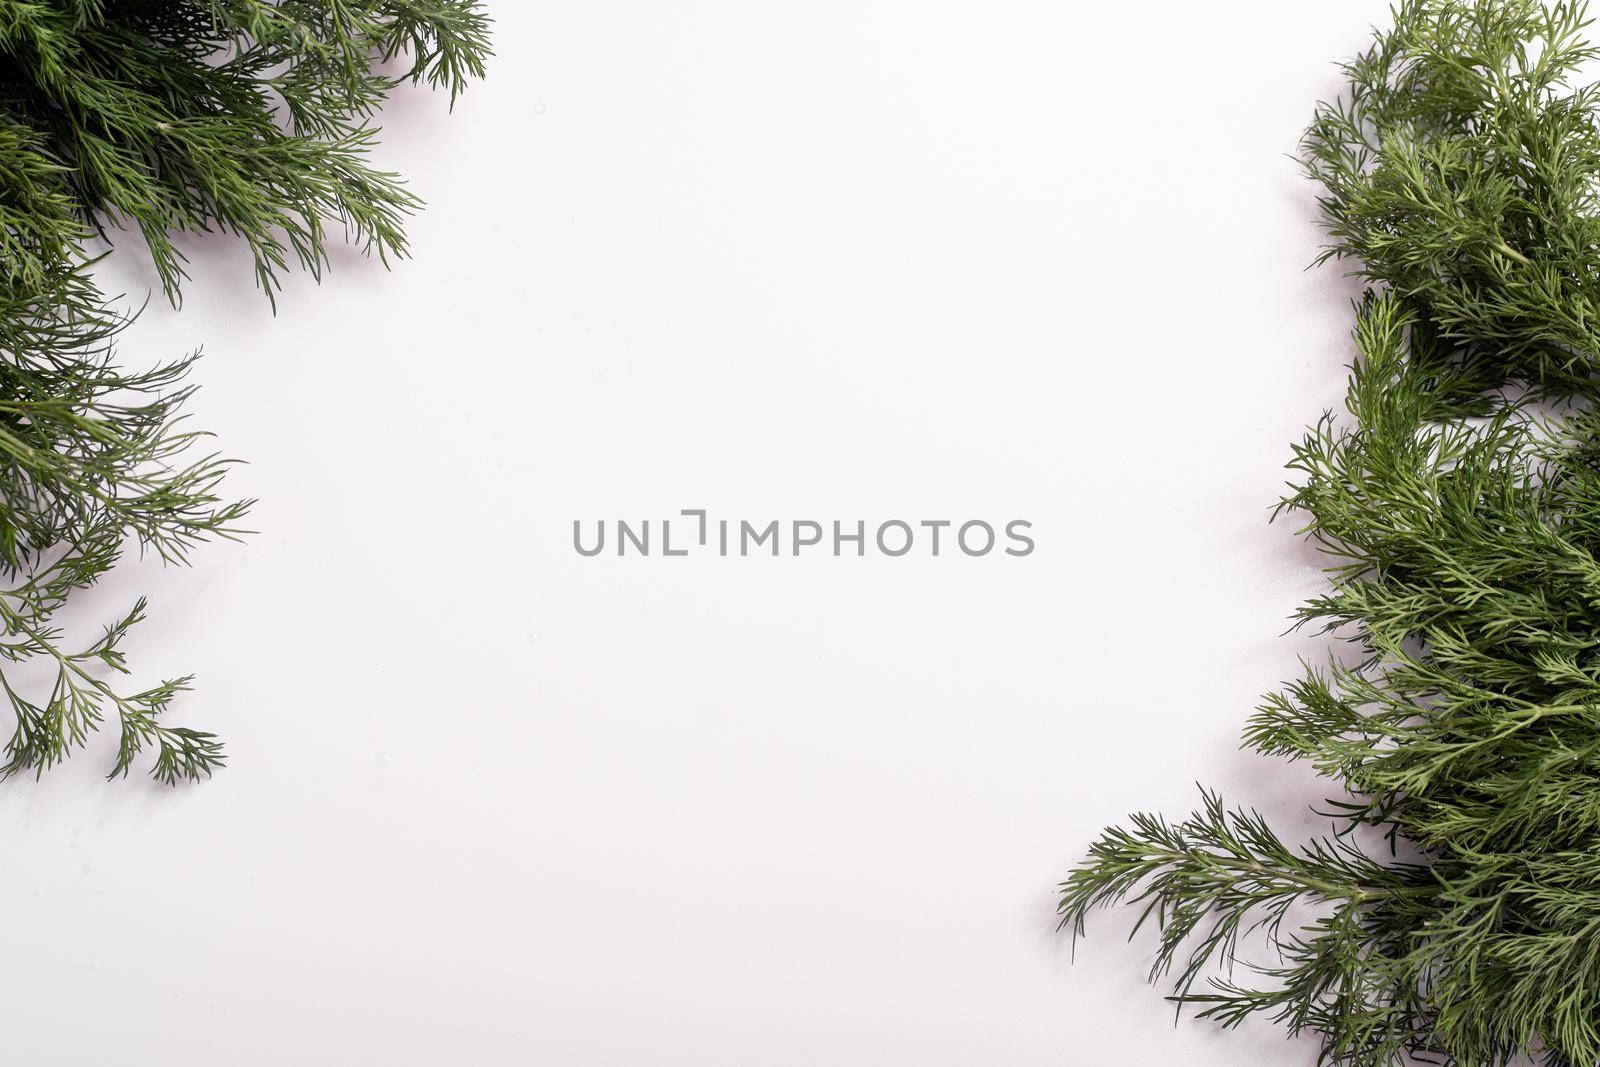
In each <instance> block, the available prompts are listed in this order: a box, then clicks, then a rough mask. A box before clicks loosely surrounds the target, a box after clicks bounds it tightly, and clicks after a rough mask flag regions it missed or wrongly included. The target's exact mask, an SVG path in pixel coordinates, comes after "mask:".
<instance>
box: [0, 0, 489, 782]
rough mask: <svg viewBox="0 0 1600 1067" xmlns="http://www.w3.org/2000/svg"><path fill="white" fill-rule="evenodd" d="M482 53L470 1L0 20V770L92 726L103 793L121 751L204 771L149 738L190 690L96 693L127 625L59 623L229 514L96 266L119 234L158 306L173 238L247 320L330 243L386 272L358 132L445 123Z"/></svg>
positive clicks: (203, 1) (392, 239) (173, 259)
mask: <svg viewBox="0 0 1600 1067" xmlns="http://www.w3.org/2000/svg"><path fill="white" fill-rule="evenodd" d="M488 53H489V44H488V20H487V17H486V15H485V14H484V13H483V12H482V11H481V9H480V5H479V4H478V3H477V2H476V0H210V2H207V0H0V692H3V693H4V694H5V697H6V700H7V702H8V703H9V705H10V708H11V710H12V711H13V713H14V715H15V729H14V731H13V733H12V735H11V737H10V739H9V741H8V742H7V743H6V745H5V750H4V761H3V763H0V772H3V773H7V774H9V773H16V772H19V771H25V770H27V771H33V772H35V773H38V772H42V771H43V770H44V769H45V768H47V767H50V766H51V765H53V764H55V763H57V762H58V761H60V760H61V759H63V758H65V757H66V756H67V755H68V754H69V753H70V752H71V751H72V750H73V749H74V748H75V747H78V746H81V745H82V744H83V743H84V741H85V740H86V739H87V737H88V736H89V734H90V733H91V732H93V731H94V730H96V729H97V728H99V727H100V726H102V725H103V724H104V723H105V721H106V720H108V719H109V720H111V721H112V722H113V723H114V724H115V726H116V728H117V730H118V732H119V737H120V743H119V747H118V757H117V761H116V764H115V766H114V768H113V771H112V774H113V775H117V774H125V773H127V771H128V770H129V768H130V766H131V765H132V764H133V762H134V760H135V759H136V758H137V757H138V756H139V755H140V753H141V752H152V753H153V754H154V760H153V766H152V773H153V774H154V776H155V777H156V778H157V779H159V780H161V781H164V782H168V783H174V782H177V781H179V780H183V779H195V778H199V777H202V776H205V775H209V774H210V773H211V772H212V770H213V769H215V768H216V767H218V766H219V765H221V763H222V762H223V758H224V757H223V754H222V750H221V746H220V744H219V742H218V741H217V739H216V738H215V737H214V736H212V735H211V734H208V733H204V732H201V731H197V730H192V729H188V728H185V727H177V726H169V725H167V724H166V723H165V722H164V721H163V718H162V713H163V712H164V711H165V709H166V707H167V705H168V704H169V702H170V701H171V700H172V698H173V697H174V696H175V695H176V694H177V693H179V692H180V691H182V690H184V689H186V688H187V686H188V679H186V678H180V679H175V680H172V681H167V682H163V683H162V684H160V685H158V686H156V687H155V688H153V689H148V690H145V691H142V692H136V693H126V692H123V691H122V690H121V689H119V688H117V687H116V686H115V685H113V684H112V683H113V681H114V680H115V678H116V677H117V676H118V675H120V674H125V673H127V670H128V668H127V666H126V664H125V662H124V660H123V655H122V652H121V651H120V646H121V643H122V640H123V638H124V636H125V635H126V633H127V632H128V630H129V628H130V627H132V626H133V625H135V624H136V623H137V622H139V620H140V619H141V618H143V616H144V609H145V605H144V603H143V601H140V602H139V603H138V604H137V605H135V606H134V608H133V609H132V610H131V611H130V612H129V613H128V614H127V615H125V616H123V617H122V618H120V619H117V620H116V621H115V622H113V623H112V624H111V625H109V626H107V627H106V628H105V632H104V633H103V634H102V635H101V636H100V637H99V638H97V639H95V640H93V641H91V642H89V643H87V644H69V643H68V641H67V638H66V636H65V634H64V633H63V628H62V627H61V626H60V625H59V622H58V612H59V610H60V608H61V607H62V605H63V604H64V603H65V602H66V600H67V598H68V596H69V595H70V594H71V593H72V592H73V591H74V590H77V589H81V588H84V587H86V586H88V585H90V584H92V583H94V582H95V581H96V579H98V578H99V577H100V576H101V575H103V574H104V573H105V572H106V571H107V570H108V569H109V568H111V567H112V566H113V565H114V564H115V563H116V562H117V559H118V557H119V555H120V554H121V553H122V551H124V549H125V548H126V547H127V546H129V545H134V546H137V548H138V549H139V550H140V551H153V552H155V553H157V554H159V555H160V557H161V558H163V559H165V560H168V561H172V562H182V561H183V560H184V559H185V558H186V556H187V553H188V551H189V550H190V548H192V547H193V546H194V545H195V544H196V543H198V542H200V541H203V540H206V539H207V538H211V537H218V536H221V537H232V536H236V535H237V534H238V533H239V532H240V529H239V522H240V520H241V519H242V518H243V516H244V514H245V512H246V510H247V508H248V506H249V505H248V502H247V501H230V500H228V499H227V498H226V497H224V496H223V495H222V488H221V484H220V483H221V480H222V477H223V474H224V472H225V471H226V468H227V466H228V463H227V461H226V460H224V459H223V458H221V457H220V456H218V455H216V454H213V453H211V452H209V451H208V450H207V448H206V445H205V443H204V442H205V440H206V438H207V435H205V434H202V433H200V432H198V431H195V430H191V429H189V428H188V426H187V424H186V423H185V422H184V421H183V415H182V410H183V407H184V404H185V401H186V400H187V399H188V397H189V395H190V393H191V392H192V389H193V386H192V385H189V384H188V383H187V379H188V374H189V371H190V369H191V367H192V365H193V360H194V357H193V356H190V357H185V358H182V359H178V360H176V361H173V362H170V363H167V364H163V365H160V366H157V367H154V368H152V369H148V370H128V369H126V368H124V367H122V366H121V365H119V364H118V362H117V361H116V358H115V345H116V342H117V340H118V338H119V336H120V335H121V333H122V332H123V330H124V329H125V328H126V327H127V325H128V318H127V317H126V316H124V315H122V314H120V313H119V312H118V311H117V309H116V305H115V301H114V300H112V299H110V298H108V297H107V295H106V294H104V293H102V292H101V291H100V290H99V289H98V288H97V287H96V285H95V283H94V280H93V277H92V269H93V265H94V263H95V258H96V254H97V252H98V250H99V249H100V248H101V247H102V246H104V245H106V244H108V243H114V241H115V238H116V235H117V233H118V232H120V231H121V230H123V229H125V228H127V227H133V228H136V229H137V231H138V232H139V234H140V235H141V237H142V239H143V243H144V245H145V246H146V247H147V248H148V250H149V254H150V256H151V257H152V260H153V262H154V264H155V267H156V270H157V272H158V273H159V276H160V278H161V282H162V285H163V287H164V289H165V291H166V295H167V297H168V298H169V299H171V300H173V301H174V302H176V301H177V300H178V298H179V293H180V287H181V285H182V282H183V280H184V278H185V273H184V267H185V261H184V256H183V254H182V252H181V251H180V249H179V247H178V245H177V244H176V243H174V238H175V237H176V236H177V235H179V234H183V233H191V234H202V233H211V232H218V233H225V234H229V235H232V236H234V237H236V238H237V239H239V240H241V241H242V242H244V244H245V245H246V246H247V247H248V248H249V250H250V252H251V254H252V256H253V259H254V263H255V272H256V276H257V279H258V282H259V284H260V286H261V287H262V288H263V289H264V290H265V291H266V293H267V294H268V296H269V297H272V296H273V295H274V294H275V292H276V290H277V288H278V286H279V285H280V283H281V277H282V275H283V273H284V272H285V271H286V270H287V269H289V268H290V267H293V266H299V267H301V268H303V269H305V270H307V271H309V272H310V273H311V274H312V275H313V276H318V275H320V273H321V271H322V269H323V268H324V267H325V265H326V263H327V254H328V252H327V250H328V246H329V241H330V228H335V227H338V228H342V230H343V233H344V236H346V237H348V238H349V239H351V240H353V241H355V242H356V243H358V244H359V245H361V246H362V247H363V248H365V249H367V250H369V251H371V252H374V253H376V254H377V255H379V256H380V257H388V256H390V255H403V254H404V252H405V240H404V236H403V233H402V230H401V224H402V222H403V219H404V217H405V216H406V215H407V214H408V213H410V212H412V211H414V210H415V209H416V208H417V207H418V206H419V203H418V201H417V200H416V198H415V197H414V196H412V195H411V194H410V193H409V192H407V191H406V190H405V188H404V186H403V185H402V183H401V182H400V180H399V179H398V178H397V177H396V176H395V175H393V174H389V173H385V172H383V171H380V170H377V169H375V168H374V167H373V166H372V165H371V163H370V162H369V160H368V155H369V150H370V149H371V147H372V145H373V143H374V137H375V134H376V129H375V127H374V126H373V125H372V118H373V116H374V114H375V112H376V110H377V109H378V107H379V106H380V105H381V104H382V102H383V101H384V99H385V98H386V96H387V95H388V93H389V92H390V90H391V89H393V88H394V87H395V86H397V85H398V84H400V83H403V82H406V81H412V82H425V83H427V84H429V85H432V86H435V87H439V88H442V89H445V90H447V91H448V92H449V93H450V94H451V97H452V99H453V98H454V96H455V94H456V93H458V92H460V91H461V90H462V89H463V88H464V87H465V85H466V83H467V82H468V81H469V80H470V79H472V78H476V77H480V76H481V75H482V74H483V70H484V62H485V60H486V58H487V56H488ZM41 668H42V669H41ZM41 678H42V679H43V680H42V681H40V680H39V679H41Z"/></svg>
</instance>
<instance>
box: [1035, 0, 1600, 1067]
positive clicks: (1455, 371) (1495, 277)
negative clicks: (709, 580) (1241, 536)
mask: <svg viewBox="0 0 1600 1067" xmlns="http://www.w3.org/2000/svg"><path fill="white" fill-rule="evenodd" d="M1587 26H1588V19H1587V16H1586V13H1585V10H1584V7H1583V6H1582V5H1581V4H1576V3H1557V4H1551V5H1545V4H1540V3H1536V2H1533V0H1408V2H1406V3H1403V4H1402V5H1401V6H1399V7H1398V8H1397V9H1396V10H1395V12H1394V24H1393V26H1392V27H1391V28H1389V29H1387V30H1384V31H1381V32H1379V33H1378V34H1377V35H1376V36H1375V39H1374V43H1373V45H1372V47H1371V48H1370V49H1369V50H1368V51H1367V52H1365V53H1363V54H1362V55H1361V56H1359V57H1357V58H1356V59H1354V60H1352V61H1351V62H1349V63H1348V64H1346V65H1345V67H1344V70H1345V73H1346V75H1347V76H1348V78H1349V83H1350V85H1349V90H1348V92H1347V93H1346V94H1345V96H1344V98H1343V99H1342V100H1339V101H1337V102H1335V103H1332V104H1328V105H1324V106H1322V107H1321V108H1319V110H1318V112H1317V115H1316V118H1315V120H1314V122H1313V123H1312V125H1311V127H1310V129H1309V130H1308V132H1307V135H1306V139H1305V142H1304V146H1303V148H1304V160H1305V164H1306V168H1307V171H1308V173H1309V174H1310V175H1311V176H1312V177H1313V178H1314V179H1315V180H1316V181H1317V182H1319V183H1320V184H1321V186H1322V188H1323V196H1322V208H1323V211H1324V215H1325V218H1326V220H1327V226H1328V230H1329V233H1330V234H1331V235H1332V238H1333V241H1332V244H1331V246H1330V247H1329V249H1328V251H1327V256H1328V257H1330V258H1337V259H1341V260H1345V261H1348V262H1349V263H1350V265H1351V266H1352V269H1353V270H1355V271H1356V272H1357V273H1359V274H1360V275H1361V276H1362V277H1364V278H1365V279H1366V280H1367V281H1368V282H1369V284H1370V286H1371V289H1370V291H1369V293H1368V294H1367V296H1366V298H1365V299H1364V300H1363V301H1362V303H1361V305H1360V307H1359V309H1358V314H1357V323H1356V328H1355V350H1356V359H1355V361H1354V363H1353V365H1352V368H1351V373H1350V381H1349V387H1348V393H1347V396H1346V399H1345V405H1344V406H1345V409H1346V415H1345V416H1344V417H1338V418H1336V417H1334V416H1333V415H1331V414H1330V415H1327V416H1325V417H1324V418H1322V419H1321V420H1319V421H1318V422H1317V423H1316V424H1315V425H1314V426H1313V427H1312V428H1311V429H1310V430H1308V432H1307V433H1306V435H1305V437H1304V439H1303V440H1302V441H1301V442H1300V443H1299V444H1298V445H1297V446H1296V447H1295V449H1294V453H1293V458H1292V459H1291V461H1290V464H1289V467H1290V469H1291V470H1292V471H1293V472H1294V475H1295V480H1294V482H1293V483H1292V485H1291V489H1290V492H1289V494H1288V496H1287V497H1286V499H1285V500H1284V501H1283V504H1282V509H1283V510H1284V511H1285V512H1287V513H1291V514H1294V515H1296V516H1298V517H1299V518H1300V519H1301V520H1303V523H1304V528H1303V530H1304V533H1305V534H1306V535H1307V536H1308V537H1310V538H1311V539H1313V540H1314V541H1315V542H1316V543H1318V544H1319V545H1320V546H1321V547H1322V548H1323V549H1324V550H1325V551H1326V552H1327V553H1328V554H1329V555H1330V557H1331V560H1330V567H1329V588H1328V589H1327V591H1326V592H1324V593H1323V594H1322V595H1320V596H1318V597H1316V598H1314V599H1313V600H1312V601H1310V602H1309V603H1308V604H1306V605H1305V606H1304V607H1303V608H1302V610H1301V611H1300V613H1299V622H1300V623H1301V624H1303V625H1310V626H1314V627H1318V628H1321V629H1323V630H1325V631H1327V632H1328V633H1330V634H1331V635H1334V636H1335V637H1336V638H1337V639H1338V640H1339V642H1340V643H1339V647H1338V649H1337V650H1336V651H1337V652H1338V655H1337V656H1336V657H1334V658H1333V659H1331V661H1330V662H1329V663H1328V664H1327V665H1325V666H1313V667H1309V668H1308V669H1307V670H1306V671H1305V673H1304V674H1303V676H1302V677H1300V678H1299V679H1298V680H1296V681H1295V682H1293V683H1291V684H1290V685H1288V686H1286V687H1285V688H1284V689H1283V690H1282V691H1281V692H1279V693H1275V694H1272V695H1270V696H1268V697H1267V698H1266V700H1265V702H1264V703H1263V705H1262V706H1261V708H1260V709H1259V710H1258V711H1257V712H1256V714H1255V715H1254V716H1253V717H1252V718H1251V719H1250V721H1249V724H1248V726H1247V728H1246V731H1245V738H1244V740H1245V744H1246V746H1247V747H1250V748H1253V749H1255V750H1257V751H1259V752H1261V753H1264V754H1268V755H1274V756H1282V757H1286V758H1289V759H1297V760H1306V761H1308V762H1309V763H1311V764H1312V765H1313V766H1314V767H1315V768H1316V769H1317V770H1318V771H1319V772H1320V773H1321V774H1322V775H1324V776H1326V777H1327V778H1328V779H1329V780H1331V781H1332V782H1333V783H1334V784H1335V786H1336V787H1337V789H1338V790H1339V792H1338V794H1337V795H1336V796H1334V797H1333V798H1331V799H1330V800H1329V801H1328V802H1327V810H1328V812H1329V814H1330V815H1331V817H1332V818H1333V819H1334V827H1333V829H1332V831H1331V832H1330V833H1329V834H1328V835H1327V836H1325V837H1322V838H1318V839H1313V840H1311V841H1309V842H1304V843H1301V844H1290V843H1287V842H1285V841H1284V840H1283V839H1281V838H1280V837H1279V836H1278V835H1277V834H1276V833H1275V832H1274V831H1273V830H1272V829H1271V827H1270V826H1268V824H1267V823H1266V821H1265V820H1263V819H1262V818H1261V816H1260V815H1258V814H1257V813H1255V812H1253V811H1248V810H1229V809H1228V808H1227V807H1225V805H1224V804H1223V802H1222V801H1221V800H1220V799H1219V798H1218V797H1216V796H1215V795H1214V794H1211V793H1206V794H1205V795H1204V797H1203V803H1202V806H1201V808H1200V810H1199V811H1198V812H1196V813H1195V814H1194V815H1192V816H1190V817H1189V818H1188V819H1186V820H1184V821H1182V822H1179V823H1175V824H1174V823H1169V822H1167V821H1165V820H1163V819H1161V818H1159V817H1156V816H1152V815H1139V816H1135V817H1134V818H1133V820H1132V822H1131V823H1130V825H1129V826H1128V827H1126V828H1113V829H1110V830H1108V831H1106V832H1105V834H1104V836H1103V837H1102V838H1101V839H1100V840H1099V841H1098V842H1097V843H1096V844H1095V845H1094V846H1093V848H1092V849H1091V852H1090V855H1089V857H1088V858H1087V859H1086V860H1085V861H1084V862H1083V863H1082V864H1081V865H1080V866H1078V867H1077V868H1076V869H1075V870H1073V871H1072V872H1071V874H1070V875H1069V876H1068V879H1067V881H1066V882H1065V883H1064V884H1063V886H1062V897H1061V914H1062V921H1063V925H1064V926H1065V927H1067V928H1069V929H1070V930H1071V931H1072V933H1073V936H1074V937H1075V938H1076V937H1077V936H1079V935H1081V934H1082V933H1083V931H1084V924H1085V920H1086V918H1087V916H1088V914H1089V913H1090V912H1091V911H1093V910H1095V909H1096V908H1098V907H1101V906H1104V905H1108V904H1111V903H1114V902H1117V901H1121V900H1133V901H1137V902H1139V903H1140V904H1141V905H1142V906H1143V909H1144V916H1145V918H1146V919H1148V920H1150V921H1153V922H1155V923H1156V924H1157V925H1158V926H1159V927H1160V929H1161V941H1160V947H1159V949H1158V953H1157V958H1156V961H1155V966H1154V970H1153V972H1152V978H1153V979H1159V978H1161V977H1163V976H1170V977H1172V979H1173V985H1174V991H1173V995H1174V998H1175V999H1176V1000H1177V1001H1178V1002H1179V1003H1180V1004H1187V1005H1193V1006H1195V1007H1196V1008H1197V1010H1198V1014H1199V1015H1200V1016H1202V1017H1205V1018H1210V1019H1213V1020H1217V1021H1219V1022H1221V1023H1222V1024H1224V1025H1234V1024H1237V1023H1239V1022H1241V1021H1243V1020H1244V1019H1246V1018H1249V1017H1252V1016H1257V1015H1260V1016H1265V1017H1267V1018H1270V1019H1272V1020H1275V1021H1277V1022H1279V1023H1281V1024H1283V1025H1284V1026H1286V1027H1287V1028H1288V1029H1289V1030H1290V1031H1291V1032H1294V1033H1301V1032H1305V1033H1310V1034H1314V1035H1316V1036H1317V1037H1318V1038H1319V1039H1320V1041H1321V1047H1322V1061H1323V1062H1326V1063H1338V1064H1349V1065H1355V1067H1379V1065H1385V1064H1394V1063H1401V1062H1406V1061H1407V1057H1418V1056H1420V1057H1425V1058H1431V1061H1432V1062H1443V1063H1449V1064H1456V1065H1461V1067H1498V1065H1504V1064H1510V1063H1513V1062H1517V1061H1519V1060H1521V1059H1523V1058H1527V1057H1531V1058H1533V1059H1535V1060H1536V1061H1538V1062H1541V1063H1544V1064H1548V1065H1551V1067H1578V1065H1592V1064H1595V1063H1597V1062H1600V376H1597V371H1600V261H1597V258H1596V257H1597V254H1600V253H1597V249H1600V215H1597V212H1596V203H1595V196H1596V188H1597V184H1596V183H1597V180H1600V96H1597V95H1596V90H1595V89H1594V88H1593V87H1590V86H1574V85H1572V84H1570V80H1571V79H1572V78H1573V76H1574V75H1575V74H1576V72H1578V71H1579V69H1580V68H1581V67H1582V66H1583V65H1584V64H1585V63H1587V62H1588V61H1590V60H1592V59H1594V58H1595V57H1596V55H1597V53H1596V51H1595V50H1594V49H1593V48H1592V47H1591V46H1590V45H1589V44H1588V43H1587V42H1586V40H1585V39H1584V32H1585V29H1586V27H1587ZM1358 831H1359V832H1358ZM1374 832H1376V833H1377V835H1378V836H1377V837H1376V838H1375V840H1377V841H1379V842H1381V841H1382V840H1383V838H1385V837H1386V838H1387V841H1388V844H1387V846H1386V847H1385V846H1381V845H1380V847H1378V848H1374V847H1372V846H1371V845H1368V846H1367V847H1365V848H1363V847H1361V846H1360V845H1358V844H1357V842H1358V841H1361V840H1364V839H1366V838H1370V837H1372V835H1373V834H1374ZM1401 856H1404V859H1401V858H1400V857H1401ZM1241 972H1242V973H1243V974H1248V975H1250V976H1251V977H1250V979H1249V980H1248V981H1246V980H1244V979H1243V978H1242V977H1241Z"/></svg>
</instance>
